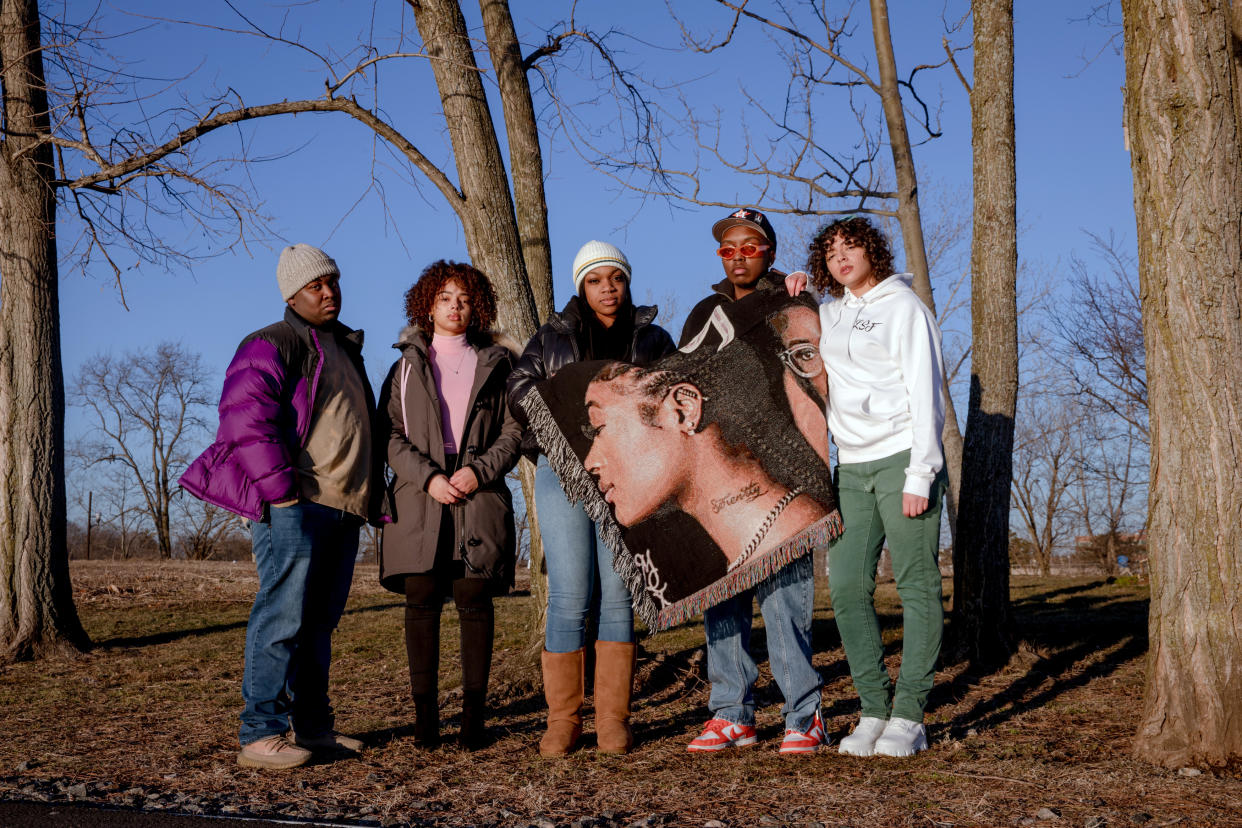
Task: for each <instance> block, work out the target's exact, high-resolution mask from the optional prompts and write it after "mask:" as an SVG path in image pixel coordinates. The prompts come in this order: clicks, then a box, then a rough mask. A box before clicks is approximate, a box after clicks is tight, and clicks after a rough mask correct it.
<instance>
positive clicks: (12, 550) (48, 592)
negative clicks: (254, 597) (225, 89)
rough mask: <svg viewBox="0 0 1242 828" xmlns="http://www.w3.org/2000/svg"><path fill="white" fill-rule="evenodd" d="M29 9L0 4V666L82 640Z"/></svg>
mask: <svg viewBox="0 0 1242 828" xmlns="http://www.w3.org/2000/svg"><path fill="white" fill-rule="evenodd" d="M39 22H40V21H39V8H38V5H37V4H36V2H35V0H0V89H3V103H2V106H3V113H0V115H2V118H0V129H2V130H3V132H2V133H0V137H2V140H0V527H3V528H0V661H4V660H9V659H14V658H30V657H32V656H36V655H41V654H44V653H47V652H50V651H53V650H57V649H61V648H64V647H66V646H69V647H82V646H85V645H86V644H87V643H88V642H89V639H88V637H87V635H86V632H85V630H83V629H82V624H81V622H80V620H79V619H78V614H77V609H76V608H75V607H74V605H73V592H72V588H71V587H70V584H69V554H68V548H67V545H66V538H65V523H66V517H67V515H66V506H65V475H64V467H65V448H64V430H65V412H64V384H63V383H64V381H63V378H62V376H61V358H60V316H59V314H60V309H59V300H58V298H57V289H58V285H57V270H56V257H57V254H56V234H55V227H56V195H55V191H54V190H53V188H52V187H51V186H50V182H51V181H52V179H54V178H55V177H56V176H55V166H54V165H55V159H54V157H53V154H52V145H51V143H50V142H48V141H47V140H46V136H47V135H49V134H50V133H51V115H50V113H49V109H48V96H47V86H46V83H45V82H44V73H43V46H44V44H43V40H42V37H41V32H40V25H39Z"/></svg>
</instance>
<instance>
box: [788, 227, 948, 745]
mask: <svg viewBox="0 0 1242 828" xmlns="http://www.w3.org/2000/svg"><path fill="white" fill-rule="evenodd" d="M807 269H808V270H810V272H811V279H812V281H813V282H814V284H815V286H816V287H817V288H819V289H820V290H821V291H827V293H828V294H829V296H830V297H831V298H829V299H828V300H827V301H826V302H825V303H824V304H823V305H822V306H821V307H820V327H821V331H822V333H821V339H820V353H821V355H822V356H823V361H824V365H825V366H826V368H827V370H828V387H829V391H830V393H829V404H828V430H829V432H831V434H832V439H833V442H835V443H836V445H837V459H838V461H839V462H838V465H837V469H836V482H837V485H838V489H839V495H838V496H839V498H840V505H841V514H842V517H843V518H844V520H845V534H844V535H842V536H841V538H839V539H838V540H837V541H836V542H835V543H834V544H833V545H832V547H831V548H830V550H829V557H828V561H829V563H828V567H829V583H830V586H831V591H832V607H833V612H834V614H835V616H836V620H837V627H838V629H839V630H840V633H841V641H842V643H843V644H844V645H845V656H846V658H847V659H848V661H849V665H850V673H851V675H852V676H853V679H854V686H855V687H856V688H857V690H858V695H859V696H860V697H861V700H862V718H861V720H860V721H859V723H858V726H857V727H856V728H855V729H854V732H853V733H852V734H850V735H849V736H847V737H845V738H844V739H842V740H841V747H840V751H841V753H848V754H853V755H855V756H871V755H873V754H881V755H884V756H910V755H912V754H914V753H916V752H917V751H920V750H924V749H926V747H927V735H926V732H925V731H924V728H923V708H924V706H925V705H926V704H927V695H928V693H929V692H930V691H931V688H932V682H933V680H934V678H935V670H936V660H937V658H938V657H939V654H940V637H941V628H942V625H943V611H942V608H941V603H940V597H941V593H940V569H939V567H938V565H937V560H936V556H937V546H938V541H939V538H940V508H941V499H942V496H943V494H944V489H945V473H944V452H943V449H942V447H941V442H940V432H941V429H942V428H943V426H944V398H943V395H944V387H943V380H942V378H943V364H942V357H941V352H940V329H939V327H938V326H937V324H936V320H935V318H933V316H932V315H931V313H930V312H929V311H928V309H927V307H926V306H925V305H924V304H923V303H922V301H920V300H919V298H918V296H916V295H915V294H914V291H912V290H911V289H910V282H911V278H912V277H911V276H910V274H908V273H900V274H894V273H893V256H892V253H891V252H890V250H889V246H888V241H887V240H886V239H885V238H884V236H883V235H882V234H881V233H880V232H879V230H877V229H876V228H875V227H873V226H872V225H871V223H870V222H869V221H868V220H867V219H865V218H862V217H859V216H851V217H847V218H844V219H841V220H839V221H835V222H833V223H831V224H829V225H827V226H826V227H824V228H823V229H822V230H820V231H819V233H818V234H817V235H816V236H815V239H814V240H813V241H812V242H811V245H810V256H809V258H808V260H807ZM805 279H806V276H805V274H791V275H790V276H789V277H788V279H787V287H788V288H789V290H790V293H796V292H798V291H800V290H801V289H802V288H803V286H804V285H805ZM885 540H887V542H888V548H889V552H890V554H891V555H892V559H893V575H894V577H895V578H896V581H897V592H898V594H899V595H900V596H901V604H902V612H903V621H904V642H903V649H902V658H901V673H900V676H899V677H898V679H897V686H896V690H895V692H894V689H893V686H892V680H891V679H890V677H889V674H888V670H887V669H886V668H885V666H884V643H883V641H882V639H881V637H880V625H879V622H878V619H877V618H876V613H875V605H874V602H873V597H874V594H875V574H876V565H877V563H878V561H879V557H880V550H881V549H882V548H883V546H884V543H885Z"/></svg>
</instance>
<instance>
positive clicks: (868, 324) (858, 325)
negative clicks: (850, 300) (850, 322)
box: [854, 319, 883, 333]
mask: <svg viewBox="0 0 1242 828" xmlns="http://www.w3.org/2000/svg"><path fill="white" fill-rule="evenodd" d="M882 324H883V323H882V322H872V321H871V320H870V319H855V320H854V330H856V331H862V332H863V333H868V332H870V331H871V330H872V329H873V328H877V327H879V326H880V325H882Z"/></svg>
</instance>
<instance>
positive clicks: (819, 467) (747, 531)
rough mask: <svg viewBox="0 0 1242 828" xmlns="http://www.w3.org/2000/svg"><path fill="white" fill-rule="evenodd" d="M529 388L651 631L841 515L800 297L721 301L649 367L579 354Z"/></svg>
mask: <svg viewBox="0 0 1242 828" xmlns="http://www.w3.org/2000/svg"><path fill="white" fill-rule="evenodd" d="M536 390H537V392H538V393H535V394H529V395H527V397H526V398H525V400H523V405H524V407H525V408H526V411H527V414H528V415H529V418H530V423H531V428H532V430H533V431H534V433H535V437H536V439H537V440H538V442H539V445H540V447H541V448H542V449H543V451H544V453H545V454H547V456H548V461H549V463H550V465H551V466H552V468H553V469H554V470H555V471H556V473H557V475H558V476H559V478H560V480H561V485H562V488H564V489H565V493H566V494H567V495H568V497H569V498H570V500H573V501H575V502H579V501H580V502H583V503H584V504H585V506H586V509H587V512H588V514H590V515H591V518H592V519H593V520H595V521H596V522H597V523H598V524H599V526H600V534H601V535H602V537H603V538H604V540H605V542H606V543H607V544H608V545H609V547H610V548H611V549H612V552H613V568H614V569H615V570H616V571H617V573H618V574H619V575H620V576H621V577H622V578H623V579H624V580H625V581H626V583H627V584H628V585H629V587H630V592H631V594H632V595H633V596H634V610H635V612H636V614H637V615H638V616H639V617H640V618H642V619H643V621H644V622H645V623H646V625H647V628H648V630H649V631H650V632H657V631H659V630H662V629H666V628H668V627H670V626H673V625H676V624H679V623H682V622H684V621H686V620H689V619H690V618H691V617H693V616H694V615H697V614H698V613H701V612H702V611H703V610H704V609H706V608H707V607H709V606H712V605H714V604H717V603H719V602H721V601H723V600H725V599H727V598H730V597H732V596H733V595H736V594H737V593H739V592H742V591H744V590H746V589H749V588H750V587H753V586H754V585H756V584H758V583H759V582H761V581H762V580H764V579H765V578H767V577H769V576H771V575H772V574H773V573H775V572H776V571H777V570H778V569H780V568H781V567H782V566H784V565H785V564H787V563H789V562H790V561H793V560H795V559H796V558H799V557H801V556H802V555H805V554H809V553H810V552H812V550H814V549H815V548H816V547H818V546H822V545H825V544H826V543H827V542H828V541H829V540H830V539H832V538H835V537H836V536H837V535H839V534H840V532H841V530H842V524H841V516H840V512H839V511H838V510H837V501H836V496H835V492H834V491H833V487H832V480H831V475H830V472H829V469H828V465H827V463H828V436H827V435H828V430H827V423H826V421H825V414H824V412H825V406H826V404H827V400H828V386H827V374H826V372H825V371H824V366H823V362H822V361H821V359H820V355H819V314H818V312H817V310H816V308H815V305H814V303H813V302H812V301H811V300H810V299H809V297H807V296H805V295H804V296H800V297H789V296H785V295H783V294H779V293H775V292H757V293H752V294H750V295H748V296H746V297H744V298H742V299H740V300H738V301H736V302H732V303H728V304H725V305H722V306H720V307H718V308H716V310H715V311H714V313H713V314H712V316H711V318H710V319H709V320H708V321H707V323H706V324H705V325H704V326H703V329H702V330H701V331H699V332H698V334H697V335H696V336H694V337H693V338H692V339H691V340H690V341H689V342H687V344H686V345H685V346H684V347H683V348H682V350H680V351H677V352H675V353H673V354H670V355H669V356H666V357H664V358H663V359H661V360H659V361H657V362H655V363H653V364H651V365H646V366H641V367H640V366H637V365H632V364H629V363H625V362H602V361H595V362H579V363H572V364H570V365H568V366H566V367H564V368H562V369H561V370H560V371H559V372H557V374H556V375H555V376H554V377H552V378H550V379H548V380H546V381H544V382H542V383H540V384H539V385H538V386H537V387H536Z"/></svg>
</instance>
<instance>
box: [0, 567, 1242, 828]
mask: <svg viewBox="0 0 1242 828" xmlns="http://www.w3.org/2000/svg"><path fill="white" fill-rule="evenodd" d="M73 577H74V590H75V596H76V598H77V600H78V606H79V609H80V612H81V615H82V618H83V622H84V624H85V625H86V627H87V629H88V631H89V632H90V634H91V636H92V638H93V639H94V640H95V642H96V647H95V649H93V650H92V651H90V652H89V653H86V654H83V655H81V656H78V657H74V658H60V659H53V660H47V661H41V662H37V663H25V664H17V665H11V666H8V667H5V668H3V669H2V670H0V710H3V711H4V713H3V716H4V723H5V725H6V728H5V729H6V732H7V734H8V736H9V738H7V739H5V740H4V741H3V742H0V797H5V798H22V799H75V800H79V801H89V802H100V803H108V804H112V805H119V806H124V807H145V808H168V809H174V810H179V811H182V812H187V813H196V812H205V813H215V814H241V813H255V814H263V815H285V816H290V817H299V818H314V819H319V820H325V819H331V820H346V821H349V820H362V821H368V822H370V823H371V824H407V823H408V824H413V825H446V826H447V825H497V826H499V825H505V826H510V825H512V826H526V825H532V824H535V825H537V824H541V822H542V823H545V824H550V825H575V826H578V828H582V826H588V825H590V826H605V825H706V824H708V823H709V822H710V821H712V820H715V821H718V822H719V823H720V824H722V825H726V826H741V825H815V824H821V825H834V826H835V825H850V826H891V825H919V826H927V825H942V826H947V825H1046V826H1050V827H1051V826H1069V825H1073V826H1096V828H1099V826H1105V825H1107V826H1125V825H1147V826H1156V825H1173V824H1178V825H1242V816H1240V814H1242V785H1240V784H1239V778H1238V777H1237V776H1236V775H1233V776H1229V775H1216V774H1212V773H1208V772H1203V773H1195V770H1194V769H1183V771H1181V772H1178V771H1168V770H1164V769H1159V768H1154V767H1152V766H1149V765H1144V764H1141V763H1139V762H1136V761H1134V760H1133V759H1131V758H1130V743H1131V736H1132V733H1133V730H1134V727H1135V717H1136V716H1137V713H1138V711H1139V709H1140V704H1141V692H1142V669H1143V657H1144V654H1145V652H1146V609H1147V596H1146V591H1145V589H1144V588H1143V587H1142V586H1141V585H1119V584H1116V583H1108V582H1106V581H1104V580H1103V579H1099V578H1096V579H1089V578H1078V579H1051V580H1038V579H1031V578H1019V579H1016V580H1015V585H1014V592H1013V600H1014V609H1015V612H1016V615H1017V617H1018V619H1019V622H1020V624H1021V627H1022V632H1023V634H1024V636H1025V638H1026V640H1027V641H1028V642H1029V643H1028V646H1026V647H1025V648H1024V650H1023V652H1021V653H1020V654H1019V655H1018V656H1016V657H1015V658H1014V659H1013V661H1012V662H1011V663H1010V664H1009V665H1008V666H1007V667H1005V668H1004V669H1002V670H999V671H997V672H995V673H992V674H989V675H982V676H967V675H964V674H963V673H962V668H961V666H960V665H945V669H943V670H942V671H941V672H939V673H938V674H937V684H936V689H935V691H934V694H933V697H932V702H931V707H930V711H929V723H930V725H929V727H930V735H931V739H932V742H933V745H932V749H931V750H929V751H927V752H926V753H923V754H920V755H918V756H916V757H913V758H911V759H906V760H895V759H857V758H851V757H845V756H841V755H839V754H837V753H836V752H835V751H833V750H829V751H825V752H822V753H820V754H818V755H815V756H813V757H802V758H799V759H793V760H790V759H782V758H781V757H780V756H778V755H777V753H776V748H777V746H778V744H779V740H780V735H781V726H782V719H781V716H780V711H779V705H780V695H779V692H778V690H777V688H776V686H775V684H774V683H773V682H772V680H771V675H770V674H769V673H768V672H767V669H766V663H765V664H764V665H763V668H762V670H761V677H760V680H759V683H758V686H757V688H756V700H757V703H758V705H759V710H758V724H759V730H760V736H761V739H762V741H761V743H760V745H759V746H757V747H755V748H752V749H748V750H745V751H742V752H734V753H731V754H728V755H719V756H708V757H703V756H692V755H690V754H688V753H687V752H686V750H685V746H686V743H687V742H688V741H689V740H690V739H691V738H692V737H693V736H694V735H696V734H697V733H698V730H699V728H700V727H701V725H702V724H703V722H704V720H705V719H706V718H707V707H706V701H707V695H708V690H709V688H708V686H707V683H706V679H705V676H704V669H703V651H702V643H703V634H702V628H701V626H700V625H697V624H691V625H686V626H683V627H680V628H677V629H674V630H670V631H668V632H665V633H661V634H660V635H657V636H653V637H649V638H646V639H644V640H643V642H642V647H641V656H640V663H639V681H638V688H637V692H636V695H635V711H634V724H635V730H636V733H637V737H638V745H637V748H636V750H635V751H634V753H633V754H631V755H629V756H626V757H605V756H601V755H599V754H597V753H596V752H595V751H594V750H593V749H592V748H591V741H592V739H591V738H590V736H589V733H590V724H589V722H590V720H589V717H588V738H587V740H586V741H587V747H586V749H584V750H582V751H580V752H578V753H576V754H574V755H572V756H570V757H568V758H566V759H562V760H544V759H541V758H540V757H539V756H538V752H537V749H536V743H537V741H538V738H539V735H540V733H541V726H542V716H543V712H544V711H543V704H542V698H541V696H540V695H539V693H538V687H539V681H538V673H537V668H536V666H535V661H534V660H533V659H532V657H531V652H532V650H531V648H530V646H529V642H528V641H527V640H526V633H525V630H526V629H527V626H528V618H529V615H530V612H531V606H530V598H529V596H528V595H526V594H519V595H515V596H510V597H507V598H504V599H500V600H499V601H498V602H497V644H496V667H495V673H494V675H495V678H494V681H493V686H492V693H491V696H490V698H489V704H490V706H491V708H492V714H493V715H492V718H491V720H490V722H489V725H490V733H491V735H492V737H493V738H494V741H493V743H492V744H491V745H490V746H488V747H486V748H485V749H483V750H481V751H478V752H474V753H469V752H465V751H462V750H459V749H458V748H456V747H455V746H453V745H452V744H449V745H447V746H445V747H442V748H440V749H438V750H435V751H424V750H420V749H419V748H416V747H415V746H414V745H413V740H412V736H411V727H410V725H411V723H412V718H413V713H412V709H411V704H410V702H409V688H408V683H407V681H408V677H407V666H406V659H405V651H404V644H403V639H402V635H401V624H402V606H401V601H400V599H399V597H398V596H396V595H393V594H391V593H388V592H385V591H384V590H382V589H381V588H380V587H379V586H378V584H377V582H376V571H375V568H374V567H373V566H369V567H368V566H360V567H359V569H358V572H357V574H356V576H355V579H354V587H353V592H352V594H351V597H350V604H349V608H348V610H347V612H346V616H345V619H344V620H343V622H342V624H341V628H340V630H339V631H338V633H337V638H336V644H335V656H334V658H335V661H334V666H333V701H334V703H335V704H336V707H337V710H338V717H339V718H338V727H339V728H340V729H341V730H342V731H344V732H347V733H351V734H356V735H358V736H360V737H361V738H362V739H363V740H364V741H365V742H366V743H367V746H368V748H367V750H366V751H365V753H363V754H362V755H361V756H360V757H358V758H343V759H340V760H337V761H330V762H323V763H318V764H313V765H310V766H307V767H304V768H301V769H298V770H296V771H292V772H286V773H283V774H273V773H260V772H257V771H250V770H246V769H244V768H240V767H238V766H237V764H236V762H235V760H234V757H235V753H236V749H237V746H236V730H237V713H238V710H239V707H240V703H241V691H240V683H241V673H242V646H243V641H244V636H245V624H246V618H247V615H248V613H249V608H250V600H251V598H252V597H253V590H254V587H255V578H254V571H253V567H252V566H250V565H248V564H240V563H239V564H234V563H215V562H206V563H181V562H178V563H155V562H150V561H133V562H106V561H104V562H100V561H91V562H74V564H73ZM948 586H949V583H948V582H946V589H947V588H948ZM817 594H818V595H819V596H820V605H819V606H818V607H817V611H816V615H815V631H814V632H815V643H816V651H817V655H816V659H815V664H816V667H817V668H818V669H819V670H820V673H821V674H822V675H823V677H824V680H825V689H824V711H825V721H826V724H827V726H828V728H829V731H830V732H831V733H832V734H833V736H834V739H839V738H840V737H841V736H842V735H844V734H845V733H847V732H848V730H849V728H850V726H851V725H852V723H853V721H854V720H855V718H856V716H857V697H856V696H855V695H854V694H853V692H852V687H851V684H850V680H849V674H848V669H847V667H846V663H845V658H844V654H843V652H842V650H841V646H840V640H839V638H838V636H837V633H836V628H835V625H834V624H833V621H832V617H831V612H830V610H828V609H827V607H826V606H824V604H825V603H826V600H827V585H826V583H821V584H820V589H819V590H818V592H817ZM877 599H878V603H879V606H880V608H881V611H882V623H883V627H884V635H885V641H886V642H888V643H889V645H890V646H889V653H890V657H891V659H892V660H891V662H890V667H892V668H893V669H895V668H896V666H897V661H898V659H897V651H896V647H895V646H894V645H895V642H896V640H897V639H898V638H899V636H900V631H901V630H900V627H901V617H900V612H899V608H898V605H897V601H896V594H895V591H894V590H893V588H892V586H891V585H885V586H882V587H881V588H880V590H879V592H878V594H877ZM443 637H444V640H443V646H442V676H443V679H442V685H441V687H442V692H441V709H442V718H443V721H444V730H445V733H446V736H448V737H449V738H450V739H451V737H452V736H453V735H454V734H455V731H456V726H457V717H458V715H459V714H460V708H461V703H460V692H459V690H458V689H457V688H458V682H459V679H458V669H459V660H458V657H457V626H456V617H455V613H454V612H453V611H452V610H451V609H447V610H446V612H445V615H444V624H443ZM754 645H755V647H754V648H755V650H756V653H757V654H758V655H759V656H760V657H763V656H764V637H763V630H762V623H761V620H760V619H757V621H756V632H755V641H754Z"/></svg>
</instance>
